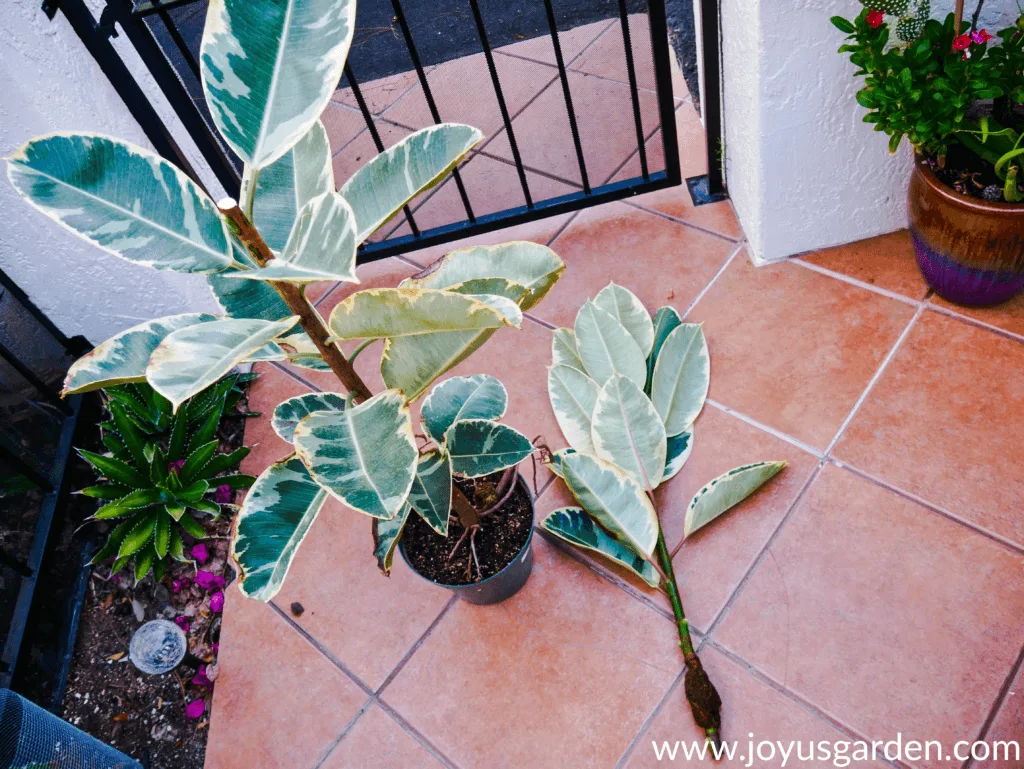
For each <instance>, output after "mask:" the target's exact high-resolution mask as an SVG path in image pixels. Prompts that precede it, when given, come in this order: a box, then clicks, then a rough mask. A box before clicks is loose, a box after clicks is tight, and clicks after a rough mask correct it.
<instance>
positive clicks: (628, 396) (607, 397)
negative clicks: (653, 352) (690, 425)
mask: <svg viewBox="0 0 1024 769" xmlns="http://www.w3.org/2000/svg"><path fill="white" fill-rule="evenodd" d="M591 438H592V439H593V442H594V453H595V454H596V455H597V456H598V457H600V458H601V459H603V460H605V461H607V462H610V463H611V464H613V465H615V466H616V467H618V468H619V469H620V470H623V471H624V472H626V473H627V474H628V475H629V476H630V477H631V478H632V479H633V480H634V481H636V482H637V483H638V484H640V486H641V487H642V488H644V489H647V490H648V491H654V489H655V488H657V486H658V484H660V483H661V479H662V476H663V475H664V474H665V455H666V447H665V441H666V436H665V426H664V425H663V424H662V422H661V418H660V417H659V416H658V412H657V411H655V410H654V405H653V404H652V403H651V401H650V399H649V398H648V397H647V396H646V395H644V392H643V390H641V389H640V386H639V385H637V384H636V382H634V381H633V380H631V379H627V378H626V377H624V376H622V374H615V375H614V376H612V377H611V378H610V379H609V380H608V381H607V382H605V384H604V387H602V388H601V392H600V393H599V394H598V396H597V404H596V405H595V406H594V419H593V423H592V426H591Z"/></svg>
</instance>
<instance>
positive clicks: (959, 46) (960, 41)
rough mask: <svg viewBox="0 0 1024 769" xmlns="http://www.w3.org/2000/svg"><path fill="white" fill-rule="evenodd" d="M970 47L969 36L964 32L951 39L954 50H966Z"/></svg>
mask: <svg viewBox="0 0 1024 769" xmlns="http://www.w3.org/2000/svg"><path fill="white" fill-rule="evenodd" d="M970 47H971V36H970V35H967V34H964V35H960V37H957V38H954V39H953V50H954V51H966V50H967V49H968V48H970Z"/></svg>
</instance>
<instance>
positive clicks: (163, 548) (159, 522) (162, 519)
mask: <svg viewBox="0 0 1024 769" xmlns="http://www.w3.org/2000/svg"><path fill="white" fill-rule="evenodd" d="M170 545H171V518H170V516H167V515H161V516H159V517H158V518H157V519H156V530H155V532H154V533H153V549H154V550H155V551H156V555H157V557H158V558H160V559H161V561H162V559H164V558H166V557H167V549H168V548H169V547H170Z"/></svg>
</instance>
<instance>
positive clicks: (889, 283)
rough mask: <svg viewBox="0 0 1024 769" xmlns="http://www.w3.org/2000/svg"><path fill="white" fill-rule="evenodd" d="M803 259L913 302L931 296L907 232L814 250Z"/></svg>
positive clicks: (901, 231) (802, 259)
mask: <svg viewBox="0 0 1024 769" xmlns="http://www.w3.org/2000/svg"><path fill="white" fill-rule="evenodd" d="M800 260H801V261H804V262H808V263H809V264H816V265H818V266H819V267H825V268H827V269H829V270H832V271H834V272H838V273H842V274H843V275H849V276H850V277H851V278H856V279H857V280H860V281H863V282H864V283H870V284H871V285H873V286H878V287H879V288H884V289H887V290H889V291H894V292H896V293H897V294H902V295H903V296H908V297H910V298H911V299H924V297H925V294H927V293H928V284H926V283H925V282H924V278H923V277H922V276H921V271H920V270H919V269H918V268H917V260H916V259H915V258H914V246H913V244H912V243H911V242H910V235H909V234H908V233H907V231H906V230H899V231H898V232H891V233H889V234H888V235H879V236H878V237H876V238H868V239H867V240H858V241H856V242H855V243H847V244H846V245H845V246H836V247H835V248H826V249H824V250H822V251H815V252H814V253H812V254H805V255H804V256H801V257H800Z"/></svg>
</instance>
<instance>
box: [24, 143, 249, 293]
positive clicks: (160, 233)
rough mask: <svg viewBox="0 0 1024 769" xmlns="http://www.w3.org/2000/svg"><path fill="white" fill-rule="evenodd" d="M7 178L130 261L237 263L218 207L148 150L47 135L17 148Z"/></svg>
mask: <svg viewBox="0 0 1024 769" xmlns="http://www.w3.org/2000/svg"><path fill="white" fill-rule="evenodd" d="M7 175H8V176H9V177H10V180H11V182H12V183H13V184H14V187H15V189H17V190H18V192H19V193H20V194H21V196H22V197H23V198H25V199H26V200H27V201H28V202H29V203H30V204H31V205H32V206H33V207H35V208H37V209H39V210H40V211H42V212H43V213H44V214H46V215H47V216H48V217H50V218H51V219H53V220H54V221H56V222H58V223H59V224H60V225H62V226H63V227H65V228H66V229H68V230H70V231H71V232H74V233H75V234H76V235H79V236H80V237H82V238H85V239H86V240H88V241H90V242H91V243H93V244H95V245H97V246H99V247H100V248H102V249H103V250H104V251H107V252H109V253H111V254H114V255H115V256H119V257H121V258H122V259H126V260H128V261H129V262H134V263H136V264H141V265H144V266H146V267H153V268H154V269H157V270H174V271H175V272H194V273H210V272H219V271H221V270H223V269H225V268H227V267H228V266H230V265H231V261H232V258H231V255H232V251H231V245H230V241H229V239H228V230H227V226H226V225H225V224H224V221H223V220H222V219H221V217H220V214H219V213H218V211H217V206H216V205H215V204H214V202H213V201H212V200H210V198H209V197H207V195H206V193H204V192H203V191H202V190H201V189H200V188H199V187H198V185H196V183H195V182H193V181H192V180H191V179H189V178H188V177H187V176H186V175H185V174H184V173H183V172H182V171H181V170H179V169H178V168H177V167H176V166H174V165H172V164H171V163H168V162H167V161H166V160H164V159H163V158H161V157H160V156H159V155H156V154H155V153H153V152H150V151H149V150H145V149H143V148H142V147H137V146H135V145H133V144H129V143H128V142H123V141H120V140H118V139H112V138H110V137H107V136H101V135H99V134H71V133H53V134H46V135H44V136H39V137H36V138H35V139H32V140H30V141H29V142H27V143H26V144H23V145H22V146H21V147H19V148H18V149H17V150H15V152H14V154H13V155H12V156H11V157H10V158H9V159H8V163H7Z"/></svg>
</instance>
